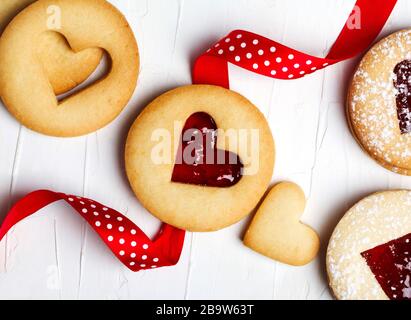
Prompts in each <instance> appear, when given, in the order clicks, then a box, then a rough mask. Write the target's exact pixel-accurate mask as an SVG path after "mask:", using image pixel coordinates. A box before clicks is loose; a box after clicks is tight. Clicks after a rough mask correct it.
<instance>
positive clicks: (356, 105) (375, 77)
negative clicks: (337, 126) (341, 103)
mask: <svg viewBox="0 0 411 320" xmlns="http://www.w3.org/2000/svg"><path fill="white" fill-rule="evenodd" d="M347 118H348V122H349V125H350V127H351V131H352V133H353V135H354V137H355V138H356V140H357V141H358V142H359V144H360V145H361V147H362V148H363V149H364V150H365V151H366V152H367V153H368V154H369V155H370V156H371V157H372V158H373V159H375V160H376V161H377V162H378V163H380V164H381V165H382V166H384V167H385V168H387V169H389V170H391V171H393V172H397V173H400V174H404V175H411V30H409V29H408V30H401V31H399V32H396V33H394V34H391V35H390V36H388V37H386V38H385V39H383V40H381V41H380V42H378V43H377V44H376V45H375V46H374V47H372V48H371V49H370V51H369V52H368V53H367V54H366V55H365V56H364V58H363V59H362V61H361V63H360V64H359V66H358V68H357V70H356V72H355V74H354V76H353V79H352V82H351V85H350V88H349V91H348V98H347Z"/></svg>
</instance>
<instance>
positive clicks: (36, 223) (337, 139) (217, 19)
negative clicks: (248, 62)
mask: <svg viewBox="0 0 411 320" xmlns="http://www.w3.org/2000/svg"><path fill="white" fill-rule="evenodd" d="M111 2H112V3H113V4H115V5H116V6H117V7H118V8H119V9H120V10H121V11H122V12H123V13H124V14H125V15H126V16H127V18H128V20H129V22H130V24H131V25H132V28H133V30H134V32H135V34H136V37H137V39H138V42H139V46H140V50H141V58H142V66H141V75H140V78H139V84H138V88H137V90H136V92H135V94H134V97H133V99H132V101H131V102H130V103H129V105H128V107H127V108H126V110H125V111H124V112H123V113H122V114H121V116H120V117H119V118H118V119H117V120H116V121H115V122H114V123H112V124H111V125H109V126H108V127H106V128H105V129H103V130H100V131H98V132H97V133H94V134H91V135H89V136H86V137H81V138H75V139H57V138H50V137H46V136H42V135H39V134H36V133H34V132H31V131H29V130H28V129H26V128H24V127H22V126H20V125H19V123H17V122H16V121H15V120H14V119H13V118H12V117H11V116H10V115H9V114H8V112H7V111H6V109H5V108H4V107H3V106H0V212H1V213H0V221H1V220H3V218H4V215H5V214H6V212H7V210H8V208H9V207H10V205H11V204H12V203H13V202H14V201H16V200H17V199H19V197H21V196H22V195H24V194H26V193H27V192H30V191H32V190H35V189H39V188H48V189H53V190H59V191H63V192H69V193H74V194H78V195H84V196H86V197H91V198H94V199H96V200H98V201H100V202H103V203H104V204H106V205H108V206H111V207H113V208H115V209H117V210H119V211H121V212H125V213H126V214H127V215H128V216H129V217H130V218H131V219H132V220H133V221H135V222H137V223H138V224H139V225H140V226H142V227H143V229H144V230H146V231H147V232H148V233H149V234H150V235H153V234H154V233H155V231H156V229H157V228H158V226H159V222H158V221H157V220H156V219H154V218H153V217H152V216H151V215H150V214H149V213H148V212H147V211H146V210H145V209H143V208H142V207H141V205H140V204H139V203H138V201H137V200H136V198H135V197H134V195H133V193H132V192H131V190H130V188H129V185H128V181H127V179H126V176H125V173H124V163H123V162H124V161H123V145H124V142H125V138H126V135H127V131H128V129H129V127H130V125H131V123H132V122H133V121H134V119H135V117H136V116H137V115H138V114H139V112H140V111H141V110H142V109H143V108H144V106H145V105H146V104H147V103H148V102H149V101H150V100H152V99H153V98H155V97H156V96H158V95H159V94H161V93H162V92H164V91H166V90H168V89H171V88H174V87H177V86H180V85H185V84H189V83H190V81H191V77H190V66H191V63H192V62H193V59H194V58H195V57H196V56H197V55H198V54H199V53H200V52H202V51H203V50H204V49H206V48H207V47H208V46H209V45H210V44H211V43H212V42H214V41H216V40H218V39H219V38H221V37H222V36H224V35H225V34H226V33H228V32H229V31H231V30H233V29H237V28H244V29H247V30H250V31H253V32H256V33H260V34H262V35H265V36H267V37H270V38H272V39H275V40H278V41H281V42H283V43H285V44H287V45H290V46H292V47H294V48H296V49H300V50H303V51H306V52H308V53H311V54H314V55H319V56H322V55H325V54H326V52H327V50H328V49H329V48H330V46H331V45H332V44H333V42H334V40H335V39H336V37H337V35H338V33H339V31H340V29H341V28H342V25H343V24H344V22H345V20H346V18H347V16H348V14H349V13H350V11H351V9H352V6H353V4H354V0H333V1H330V0H316V1H308V0H207V1H205V0H150V1H149V0H111ZM410 16H411V3H410V1H407V0H402V1H399V3H398V5H397V7H396V8H395V10H394V12H393V14H392V16H391V18H390V20H389V22H388V23H387V25H386V27H385V28H384V31H383V35H386V34H388V33H390V32H392V31H395V30H398V29H400V28H403V27H407V26H409V25H410V24H411V20H410V18H409V17H410ZM357 62H358V59H353V60H350V61H348V62H343V63H340V64H337V65H335V66H333V67H330V68H328V69H326V70H325V71H320V72H317V73H315V74H314V75H311V76H309V77H306V78H303V79H301V80H295V81H278V80H272V79H269V78H263V77H261V76H257V75H254V74H251V73H249V72H247V71H244V70H241V69H239V68H236V67H231V68H230V72H231V79H232V87H233V89H234V90H237V91H239V92H241V93H242V94H244V95H245V96H246V97H248V98H249V99H251V100H252V101H253V102H254V103H255V104H256V105H257V106H259V108H261V110H262V111H263V112H264V113H265V115H266V116H267V118H268V120H269V122H270V125H271V128H272V130H273V134H274V138H275V141H276V145H277V163H276V167H275V173H274V177H273V182H278V181H282V180H292V181H295V182H296V183H298V184H300V185H301V186H302V187H303V188H304V190H305V192H306V195H307V198H308V204H307V209H306V212H305V214H304V217H303V220H304V222H306V223H308V224H310V225H311V226H313V227H314V228H315V229H316V230H317V231H318V232H319V234H320V236H321V240H322V250H321V252H320V254H319V256H318V258H317V259H316V260H315V261H314V262H312V263H311V264H309V265H307V266H305V267H299V268H295V267H290V266H287V265H283V264H280V263H276V262H274V261H271V260H269V259H267V258H265V257H263V256H260V255H258V254H257V253H254V252H252V251H251V250H249V249H247V248H246V247H244V246H243V245H242V242H241V237H242V234H243V232H244V230H245V226H246V225H247V223H248V220H247V219H246V220H245V221H242V222H240V223H238V224H237V225H234V226H232V227H230V228H228V229H225V230H222V231H219V232H215V233H205V234H199V233H196V234H189V235H188V236H187V240H186V243H185V247H184V252H183V255H182V257H181V261H180V263H179V264H178V265H177V266H176V267H171V268H163V269H159V270H154V271H147V272H139V273H135V274H134V273H132V272H130V271H128V269H126V268H125V267H123V266H122V264H121V263H120V262H118V261H117V260H116V258H115V257H114V256H113V255H112V254H111V253H110V252H109V251H108V249H107V248H106V247H105V246H104V244H103V243H102V242H101V241H100V240H99V239H98V237H97V236H96V235H95V234H94V232H92V231H91V230H90V228H89V227H88V226H87V225H86V224H85V222H84V221H83V220H82V219H81V218H80V217H79V216H77V215H75V214H73V213H72V212H71V209H70V208H69V207H68V206H67V205H65V204H63V203H56V204H53V205H51V206H49V207H47V208H46V209H44V210H42V212H41V214H38V215H34V216H33V217H31V218H29V219H27V220H25V221H23V222H21V223H20V224H19V225H18V226H17V227H16V228H15V229H14V230H13V231H12V232H11V233H9V235H8V236H7V239H6V240H4V241H2V242H1V243H0V298H3V299H12V298H29V299H34V298H40V299H77V298H82V299H95V298H96V299H330V298H332V296H331V294H330V292H329V289H328V286H327V280H326V273H325V265H324V255H325V249H326V245H327V241H328V238H329V236H330V234H331V232H332V230H333V228H334V226H335V225H336V223H337V221H338V220H339V219H340V217H341V216H342V214H343V213H344V212H345V211H346V210H347V209H348V208H349V207H350V206H351V205H352V204H354V203H355V202H356V201H357V200H359V199H361V198H362V197H363V196H365V195H367V194H369V193H371V192H374V191H377V190H382V189H389V188H411V178H407V177H403V176H400V175H396V174H393V173H391V172H389V171H386V170H385V169H383V168H381V167H380V166H378V165H377V164H375V163H374V162H373V161H372V160H370V159H369V158H368V157H367V156H366V155H365V154H363V152H362V151H361V149H360V148H359V146H358V145H357V144H356V142H355V141H354V139H353V138H352V137H351V135H350V133H349V130H348V128H347V124H346V119H345V116H344V98H345V93H346V88H347V81H348V79H349V77H350V75H351V74H352V71H353V68H354V67H355V65H356V64H357ZM159 201H161V200H159Z"/></svg>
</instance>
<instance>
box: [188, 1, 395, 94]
mask: <svg viewBox="0 0 411 320" xmlns="http://www.w3.org/2000/svg"><path fill="white" fill-rule="evenodd" d="M396 2H397V1H396V0H358V1H357V2H356V4H355V7H354V9H353V11H352V13H351V14H350V16H349V18H348V20H347V22H346V24H345V26H344V28H343V30H342V31H341V33H340V35H339V36H338V38H337V40H336V42H335V43H334V45H333V47H332V48H331V50H330V52H329V53H328V55H327V56H326V57H325V58H319V57H314V56H311V55H308V54H305V53H303V52H300V51H297V50H294V49H292V48H289V47H287V46H285V45H282V44H280V43H278V42H276V41H273V40H270V39H267V38H265V37H263V36H260V35H258V34H255V33H252V32H248V31H244V30H235V31H233V32H231V33H230V34H229V35H227V36H226V37H224V38H222V39H221V40H220V41H218V42H217V43H216V44H214V45H213V46H212V47H211V48H210V49H208V50H207V51H206V52H205V53H203V54H202V55H201V56H200V57H199V58H198V59H197V60H196V63H195V65H194V68H193V83H196V84H204V83H205V84H214V85H219V86H223V87H225V88H229V87H230V83H229V76H228V63H232V64H234V65H236V66H239V67H242V68H244V69H247V70H249V71H252V72H255V73H258V74H261V75H264V76H267V77H272V78H276V79H284V80H292V79H298V78H301V77H304V76H306V75H308V74H311V73H313V72H315V71H318V70H321V69H323V68H325V67H327V66H330V65H333V64H335V63H337V62H340V61H343V60H346V59H349V58H352V57H354V56H356V55H357V54H359V53H361V52H362V51H364V50H365V49H367V47H368V46H369V45H370V44H371V43H372V42H373V40H374V39H375V38H376V37H377V36H378V34H379V33H380V31H381V29H382V28H383V26H384V24H385V22H386V21H387V19H388V17H389V16H390V14H391V12H392V10H393V8H394V6H395V4H396Z"/></svg>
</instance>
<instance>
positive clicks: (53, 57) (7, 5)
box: [0, 0, 103, 95]
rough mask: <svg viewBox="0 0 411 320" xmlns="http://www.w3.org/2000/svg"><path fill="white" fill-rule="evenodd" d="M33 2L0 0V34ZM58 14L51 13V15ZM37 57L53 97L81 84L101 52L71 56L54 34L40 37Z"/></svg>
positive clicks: (90, 50) (57, 35)
mask: <svg viewBox="0 0 411 320" xmlns="http://www.w3.org/2000/svg"><path fill="white" fill-rule="evenodd" d="M35 1H36V0H1V1H0V34H1V33H2V32H3V30H4V29H5V28H6V26H7V24H9V22H10V21H11V20H12V19H13V18H14V17H15V16H16V15H17V14H18V13H19V12H20V11H22V10H23V9H25V8H26V7H27V6H29V5H30V4H32V3H33V2H35ZM52 14H58V12H53V10H51V11H50V15H52ZM36 54H37V56H38V59H40V61H41V64H42V65H43V67H44V69H45V72H46V74H47V78H48V79H49V81H50V84H51V86H52V87H53V90H54V93H55V94H57V95H59V94H62V93H65V92H67V91H69V90H71V89H73V88H74V87H76V86H77V85H78V84H80V83H82V82H84V81H85V80H86V79H87V78H88V77H89V76H90V74H91V73H92V72H93V71H94V70H95V69H96V67H97V66H98V64H99V62H100V60H101V58H102V55H103V51H102V50H101V49H100V48H88V49H85V50H83V51H81V52H74V51H73V50H72V49H71V48H70V46H69V44H68V43H67V41H66V39H65V38H64V37H63V36H62V35H61V34H59V33H57V32H52V31H50V32H45V33H43V34H42V35H41V36H40V37H39V39H38V43H37V45H36Z"/></svg>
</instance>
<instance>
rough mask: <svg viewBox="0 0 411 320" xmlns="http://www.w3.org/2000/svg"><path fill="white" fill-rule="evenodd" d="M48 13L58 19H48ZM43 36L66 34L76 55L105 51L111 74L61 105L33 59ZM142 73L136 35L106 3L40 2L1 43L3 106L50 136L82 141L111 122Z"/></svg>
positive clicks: (77, 0)
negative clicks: (45, 34) (87, 135)
mask: <svg viewBox="0 0 411 320" xmlns="http://www.w3.org/2000/svg"><path fill="white" fill-rule="evenodd" d="M50 8H52V10H50ZM50 12H54V14H55V13H56V12H58V15H57V16H55V17H54V16H50ZM50 17H53V19H52V20H50ZM45 32H58V33H60V34H62V35H63V36H64V37H65V38H66V39H67V41H68V42H69V43H70V45H71V47H72V48H73V50H74V51H75V52H79V51H82V50H84V49H87V48H102V49H104V50H106V52H107V53H108V55H109V56H110V57H111V60H112V65H111V68H110V71H109V73H108V74H107V75H106V77H105V78H104V79H102V80H100V81H98V82H96V83H94V84H92V85H90V86H89V87H87V88H85V89H84V90H82V91H80V92H78V93H74V94H73V95H71V96H70V97H68V98H66V99H64V100H63V101H60V102H59V101H57V99H56V96H55V93H54V92H53V89H52V87H51V86H50V81H49V79H48V75H47V73H46V72H45V69H44V66H43V64H42V63H41V62H40V61H39V59H38V58H37V55H33V51H34V50H35V49H36V47H37V43H38V41H40V40H39V39H41V37H44V33H45ZM138 71H139V55H138V48H137V43H136V40H135V38H134V35H133V32H132V30H131V29H130V27H129V25H128V23H127V21H126V19H125V18H124V16H123V15H122V14H121V13H120V12H119V11H118V10H117V9H116V8H115V7H114V6H112V5H111V4H110V3H108V2H107V1H105V0H39V1H36V2H35V3H33V4H32V5H31V6H29V7H28V8H26V9H25V10H23V11H22V12H21V13H20V14H19V15H18V16H17V17H16V18H14V19H13V21H12V22H11V23H10V24H9V25H8V26H7V28H6V30H5V31H4V33H3V35H2V37H1V38H0V95H1V96H2V98H3V102H4V103H5V105H6V107H7V108H8V109H9V111H10V112H11V113H12V114H13V115H14V116H15V117H16V118H17V119H18V120H19V121H20V122H21V123H22V124H23V125H25V126H26V127H28V128H30V129H32V130H34V131H37V132H40V133H43V134H46V135H52V136H59V137H71V136H79V135H84V134H87V133H90V132H93V131H96V130H97V129H100V128H102V127H104V126H105V125H107V124H108V123H110V122H111V121H112V120H113V119H115V118H116V117H117V116H118V114H119V113H120V112H121V111H122V109H123V108H124V106H125V105H126V104H127V102H128V100H129V99H130V97H131V95H132V93H133V92H134V89H135V85H136V82H137V76H138Z"/></svg>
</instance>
